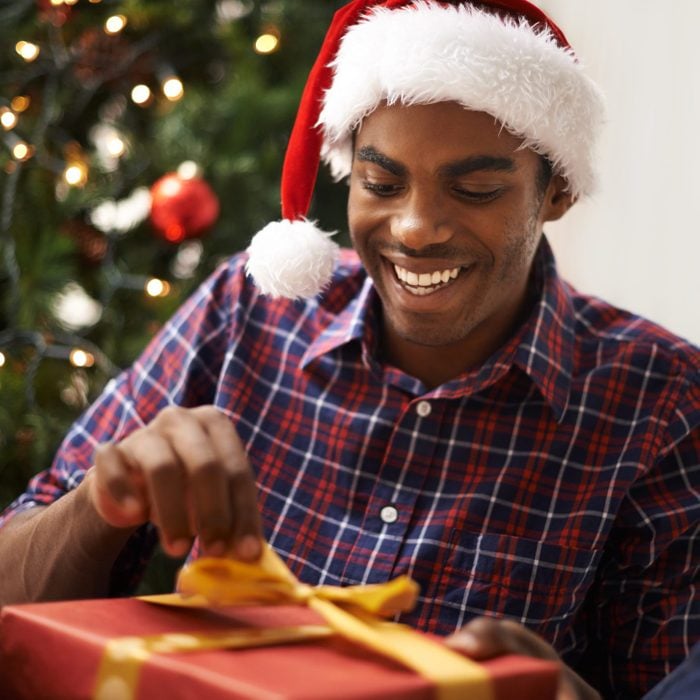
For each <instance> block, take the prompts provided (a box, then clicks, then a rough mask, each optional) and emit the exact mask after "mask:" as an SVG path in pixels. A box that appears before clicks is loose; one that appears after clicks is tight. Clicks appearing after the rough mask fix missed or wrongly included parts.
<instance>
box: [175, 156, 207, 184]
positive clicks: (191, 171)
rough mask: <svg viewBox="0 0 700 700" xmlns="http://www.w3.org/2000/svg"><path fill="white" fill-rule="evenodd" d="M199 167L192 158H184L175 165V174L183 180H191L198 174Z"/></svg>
mask: <svg viewBox="0 0 700 700" xmlns="http://www.w3.org/2000/svg"><path fill="white" fill-rule="evenodd" d="M200 171H201V168H200V167H199V166H198V165H197V163H195V162H194V161H193V160H185V161H183V162H182V163H180V165H178V166H177V174H178V175H179V176H180V177H181V178H182V179H183V180H192V179H193V178H195V177H197V176H198V175H200Z"/></svg>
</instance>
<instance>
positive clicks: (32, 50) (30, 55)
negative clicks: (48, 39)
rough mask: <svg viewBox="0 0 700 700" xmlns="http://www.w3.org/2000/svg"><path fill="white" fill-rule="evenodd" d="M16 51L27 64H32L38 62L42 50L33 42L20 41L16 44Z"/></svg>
mask: <svg viewBox="0 0 700 700" xmlns="http://www.w3.org/2000/svg"><path fill="white" fill-rule="evenodd" d="M15 51H16V52H17V53H18V54H19V55H20V56H21V57H22V58H23V59H24V60H25V61H26V62H27V63H31V62H32V61H34V60H36V58H37V56H38V55H39V53H40V51H41V49H40V48H39V47H38V46H37V45H36V44H32V42H31V41H18V42H17V43H16V44H15Z"/></svg>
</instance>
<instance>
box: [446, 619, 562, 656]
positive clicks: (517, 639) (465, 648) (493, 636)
mask: <svg viewBox="0 0 700 700" xmlns="http://www.w3.org/2000/svg"><path fill="white" fill-rule="evenodd" d="M446 643H447V644H448V645H449V646H451V647H452V648H454V649H457V650H459V651H462V652H464V653H465V654H467V655H468V656H470V657H471V658H473V659H476V660H484V659H492V658H494V657H496V656H503V655H504V654H523V655H526V656H533V657H536V658H539V659H548V660H552V661H557V660H558V659H559V657H558V656H557V654H556V652H555V651H554V649H552V648H551V647H550V646H549V644H547V643H546V642H545V641H544V640H541V639H540V638H539V637H538V636H537V635H535V634H534V633H532V632H530V631H529V630H527V629H525V628H524V627H523V626H522V625H519V624H517V623H516V622H511V621H510V620H495V619H493V618H488V617H479V618H476V619H474V620H472V621H471V622H470V623H469V624H467V625H466V626H465V627H463V628H462V629H461V630H459V632H456V633H455V634H453V635H452V636H451V637H448V638H447V640H446Z"/></svg>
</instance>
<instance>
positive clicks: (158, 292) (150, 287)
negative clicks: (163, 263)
mask: <svg viewBox="0 0 700 700" xmlns="http://www.w3.org/2000/svg"><path fill="white" fill-rule="evenodd" d="M144 291H145V292H146V294H148V296H149V297H154V298H155V297H167V296H168V294H170V284H169V283H168V282H166V281H165V280H159V279H158V278H157V277H151V279H149V280H148V282H146V285H145V286H144Z"/></svg>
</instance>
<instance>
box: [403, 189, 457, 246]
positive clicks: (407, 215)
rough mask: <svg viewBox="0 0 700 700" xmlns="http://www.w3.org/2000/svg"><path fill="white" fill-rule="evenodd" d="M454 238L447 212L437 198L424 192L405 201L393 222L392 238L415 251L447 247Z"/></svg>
mask: <svg viewBox="0 0 700 700" xmlns="http://www.w3.org/2000/svg"><path fill="white" fill-rule="evenodd" d="M452 234H453V228H452V226H451V225H450V223H449V220H448V217H447V213H446V211H445V208H444V207H443V206H441V204H440V202H439V201H438V199H437V198H435V197H432V196H430V195H428V194H423V193H420V192H414V193H411V195H410V196H409V197H407V198H406V199H404V201H403V202H402V203H401V208H400V210H399V211H397V212H396V213H395V215H394V217H393V218H392V220H391V235H392V236H393V237H394V238H395V239H396V240H397V241H399V242H400V243H402V244H403V245H404V246H406V247H407V248H412V249H414V250H421V249H422V248H425V247H426V246H429V245H434V244H436V243H445V242H447V241H448V240H449V239H450V238H451V237H452Z"/></svg>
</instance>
